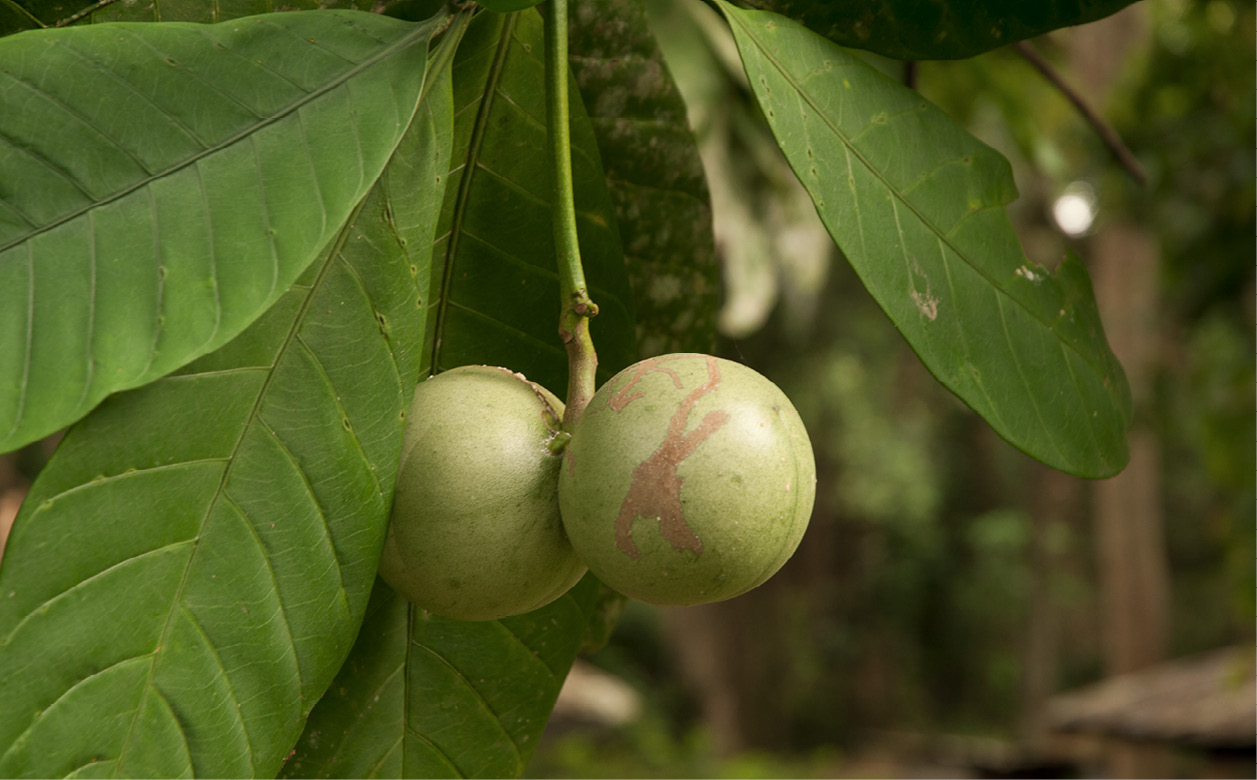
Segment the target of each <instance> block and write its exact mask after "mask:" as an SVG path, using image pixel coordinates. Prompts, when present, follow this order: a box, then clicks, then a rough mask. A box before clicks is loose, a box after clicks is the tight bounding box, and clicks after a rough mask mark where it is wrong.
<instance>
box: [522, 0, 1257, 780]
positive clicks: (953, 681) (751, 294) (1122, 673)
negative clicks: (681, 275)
mask: <svg viewBox="0 0 1257 780" xmlns="http://www.w3.org/2000/svg"><path fill="white" fill-rule="evenodd" d="M648 6H649V10H650V13H651V17H652V23H653V24H654V27H655V31H656V34H657V35H658V36H659V38H660V43H661V45H662V47H663V49H664V54H665V57H666V59H667V65H668V67H669V69H670V70H671V71H672V73H673V76H674V77H675V78H676V80H677V82H678V85H679V86H680V88H681V91H682V93H683V95H684V96H685V99H686V102H687V105H688V106H689V110H690V122H691V125H692V126H693V128H694V130H695V132H696V134H697V135H698V138H699V143H700V147H701V150H702V154H703V161H704V165H705V168H706V171H707V176H708V183H709V187H710V189H711V195H712V203H713V211H714V220H715V225H716V234H717V248H718V251H719V254H720V258H721V263H722V266H723V272H724V279H725V289H724V297H723V304H722V309H721V312H720V317H719V325H720V333H721V348H720V352H721V354H723V355H725V356H727V357H730V358H734V359H737V360H742V361H744V362H746V363H748V364H749V365H751V366H753V367H755V368H757V369H758V370H759V371H761V372H762V373H764V374H765V375H767V376H768V377H770V378H771V379H773V380H774V381H775V382H777V383H778V384H779V385H780V386H781V387H782V388H783V389H784V390H785V391H786V393H787V394H788V395H789V396H790V397H791V398H792V399H793V400H794V401H795V403H796V405H797V406H798V408H799V411H800V412H801V413H802V415H803V418H804V421H805V422H806V423H807V425H808V429H809V431H810V433H811V436H812V440H813V444H814V446H815V449H816V456H817V460H818V468H819V484H818V495H817V504H816V510H815V513H814V515H813V518H812V523H811V526H810V528H809V530H808V533H807V535H806V536H805V538H804V540H803V543H802V546H801V547H800V548H799V551H798V552H797V553H796V554H795V556H794V558H793V559H792V560H791V561H790V563H789V564H787V566H786V567H785V569H783V570H782V572H781V573H780V574H778V575H777V576H776V577H775V578H774V579H772V580H770V581H769V582H768V583H767V584H766V585H764V586H763V587H761V588H759V589H758V590H755V591H752V592H751V593H749V594H747V595H745V596H742V597H739V598H737V599H734V600H732V601H729V602H724V603H721V604H715V605H709V606H705V607H695V608H686V609H656V608H653V607H648V606H645V605H642V604H638V603H629V604H628V605H627V608H626V611H625V613H624V616H623V619H622V620H621V622H620V624H619V626H618V627H617V629H616V630H615V633H614V634H613V636H612V637H611V640H610V642H609V643H608V644H607V645H606V646H605V647H604V648H602V649H601V650H599V651H597V652H595V653H593V654H591V655H589V656H588V657H587V658H584V659H582V660H580V661H578V666H577V669H576V670H575V672H574V673H573V675H572V677H571V678H570V680H569V684H568V685H567V687H566V688H565V690H564V694H563V696H562V697H561V699H560V705H559V707H558V709H557V710H556V714H555V717H554V718H553V719H552V721H551V724H550V727H549V729H548V731H547V734H546V737H545V739H544V741H543V743H542V746H541V747H540V748H539V750H538V752H537V754H536V756H535V758H534V760H533V762H532V764H531V766H530V769H529V774H530V775H532V776H535V777H809V776H810V777H841V776H856V777H987V776H996V777H1105V776H1109V777H1167V776H1174V777H1228V776H1233V777H1252V776H1253V773H1254V766H1255V753H1254V733H1255V732H1257V717H1255V712H1257V686H1255V684H1254V679H1253V666H1254V663H1253V662H1254V615H1255V611H1257V603H1255V601H1254V592H1255V589H1257V583H1255V581H1254V568H1255V563H1254V561H1255V558H1257V551H1255V548H1254V505H1255V502H1257V493H1255V490H1254V481H1255V476H1254V475H1255V473H1257V463H1255V462H1254V442H1255V441H1257V433H1255V431H1254V419H1255V418H1254V391H1255V390H1257V378H1255V376H1254V354H1255V352H1257V345H1255V344H1254V321H1255V312H1254V298H1255V296H1257V289H1255V288H1254V235H1255V234H1257V228H1255V224H1254V213H1255V211H1257V202H1255V199H1254V182H1255V178H1254V169H1255V161H1254V152H1253V150H1254V145H1255V133H1257V128H1255V127H1254V116H1255V114H1257V111H1255V108H1254V89H1255V85H1254V69H1253V60H1254V27H1255V26H1257V25H1255V20H1254V7H1253V4H1252V3H1249V2H1243V3H1241V2H1230V1H1229V0H1208V1H1207V2H1191V1H1189V0H1145V1H1144V2H1140V3H1136V4H1135V5H1133V6H1131V7H1129V8H1128V9H1126V10H1125V11H1123V12H1121V13H1119V14H1117V15H1115V16H1113V17H1110V18H1108V19H1105V20H1102V21H1100V22H1098V23H1095V24H1091V25H1086V26H1084V27H1079V28H1072V29H1067V30H1061V31H1058V32H1055V33H1053V34H1051V35H1050V36H1047V37H1045V38H1041V39H1038V40H1035V41H1034V42H1033V44H1032V50H1031V51H1029V52H1022V51H1018V50H1017V49H1015V48H1013V47H1009V48H1006V49H1001V50H998V51H994V52H990V53H988V54H985V55H982V56H980V57H976V58H973V59H970V60H965V61H956V62H922V63H917V64H913V65H905V64H904V63H900V62H893V61H889V60H882V59H879V58H877V57H875V56H871V55H864V54H861V56H864V57H866V59H867V60H868V61H869V62H870V63H871V64H873V65H875V66H876V67H879V68H881V69H882V70H883V71H884V72H886V73H887V74H888V75H891V76H892V77H894V78H896V79H900V80H904V81H906V82H907V83H910V84H912V85H913V86H914V87H915V88H916V89H918V90H919V91H920V92H921V93H922V94H923V95H925V96H926V97H927V98H929V99H930V100H932V101H934V102H935V103H937V104H938V105H939V106H941V107H942V108H943V109H944V110H946V111H947V112H948V113H949V114H951V115H952V116H953V117H954V118H955V119H957V120H958V121H960V122H961V123H963V124H964V125H965V126H967V127H968V128H969V129H970V131H971V132H972V133H974V134H975V135H976V136H977V137H978V138H980V139H982V140H983V141H985V142H986V143H988V144H990V145H991V146H993V147H995V148H996V149H998V150H999V151H1000V152H1002V153H1003V154H1004V155H1005V156H1006V157H1008V158H1009V160H1010V161H1011V162H1012V164H1013V168H1014V173H1015V177H1016V181H1017V185H1018V188H1019V190H1020V192H1021V197H1020V199H1019V200H1018V201H1017V202H1016V203H1015V204H1014V205H1013V206H1012V207H1011V209H1010V213H1011V216H1012V218H1013V220H1014V223H1015V224H1016V226H1017V229H1018V231H1019V233H1020V235H1021V239H1022V244H1023V246H1024V247H1025V249H1026V252H1027V254H1028V256H1029V257H1030V258H1031V259H1032V260H1034V261H1035V262H1038V263H1040V264H1042V265H1045V266H1047V267H1049V268H1052V267H1054V266H1055V265H1056V263H1057V262H1058V261H1059V259H1060V258H1061V257H1062V256H1063V255H1064V253H1065V250H1066V248H1067V247H1068V248H1072V249H1073V250H1074V251H1076V252H1077V253H1078V254H1079V256H1080V257H1082V258H1083V260H1084V262H1085V263H1086V264H1087V266H1088V268H1089V269H1090V272H1091V275H1092V279H1093V282H1094V284H1095V287H1096V295H1097V298H1098V300H1099V303H1100V309H1101V314H1102V316H1103V319H1104V324H1105V328H1106V332H1107V335H1108V337H1109V341H1110V343H1111V344H1112V346H1113V348H1114V351H1115V352H1116V353H1117V355H1118V357H1119V359H1120V360H1121V361H1122V363H1123V365H1124V367H1125V369H1126V372H1127V375H1128V377H1129V379H1130V383H1131V386H1132V392H1133V395H1134V401H1135V424H1134V428H1133V429H1132V431H1131V433H1130V444H1131V449H1132V459H1131V463H1130V466H1129V467H1128V468H1127V469H1126V470H1125V471H1124V472H1123V473H1122V474H1121V475H1120V476H1118V477H1117V478H1114V479H1111V480H1107V481H1103V482H1089V481H1086V480H1081V479H1076V478H1073V477H1069V476H1065V475H1063V474H1061V473H1059V472H1056V471H1053V470H1051V469H1048V468H1046V467H1044V466H1041V465H1039V464H1038V463H1037V462H1035V461H1033V460H1031V459H1030V458H1028V457H1026V456H1024V455H1022V454H1020V453H1019V452H1018V451H1016V450H1014V449H1013V448H1012V447H1010V446H1009V445H1007V444H1006V443H1004V442H1003V441H1002V440H1000V439H999V438H998V437H997V436H996V435H995V434H994V433H993V432H992V431H991V430H990V429H989V428H988V427H987V425H986V424H985V423H984V422H983V421H982V420H980V419H979V418H978V417H977V416H975V415H974V414H973V413H971V412H970V411H968V409H967V408H966V407H964V406H963V405H962V404H961V403H960V402H959V401H957V400H956V399H955V398H954V397H952V396H951V395H950V394H949V393H948V392H947V391H945V390H943V389H942V388H941V387H940V386H939V385H937V384H936V383H935V382H934V380H933V379H932V378H931V377H930V376H929V375H928V373H927V372H926V371H925V370H924V368H923V367H922V366H921V364H920V363H919V362H918V361H917V359H916V358H915V356H914V355H913V354H912V353H911V351H910V350H909V349H908V347H907V345H906V343H905V342H904V341H903V339H902V338H901V337H900V336H899V335H898V333H897V332H896V331H895V329H894V328H893V326H892V325H891V324H890V322H889V320H888V319H887V318H886V317H885V316H884V315H883V314H882V313H881V311H880V309H878V307H877V306H876V304H875V303H874V302H873V301H872V299H871V298H870V297H869V296H868V294H867V293H866V292H865V291H864V288H863V287H862V286H861V285H860V283H859V281H858V280H857V279H856V278H855V276H854V274H853V272H852V271H851V270H850V268H849V266H847V265H846V264H845V263H844V261H843V260H842V258H841V257H840V255H839V254H838V252H837V250H835V249H834V248H833V244H832V241H831V240H830V239H829V237H828V235H827V234H826V233H825V231H824V229H823V227H821V225H820V223H819V221H818V219H817V218H816V216H815V213H814V211H813V209H812V206H811V202H810V200H809V199H808V197H807V195H806V193H804V192H803V190H802V189H801V188H800V187H799V186H798V185H797V183H795V181H794V178H793V176H792V174H791V173H790V171H789V169H788V167H787V166H786V163H785V162H784V160H783V159H782V158H781V156H780V154H779V153H778V151H777V149H776V146H775V144H774V142H773V140H772V138H771V136H770V134H769V132H768V129H767V126H766V125H765V124H764V123H763V121H762V120H761V119H760V117H759V116H758V115H757V109H756V107H755V105H754V101H753V98H752V97H751V96H750V92H749V89H748V87H747V85H746V83H745V77H744V75H743V74H742V72H741V68H740V65H739V64H738V62H737V57H736V51H735V49H734V47H733V43H732V41H731V39H730V38H729V36H728V33H727V31H726V29H725V28H724V26H723V23H722V22H721V21H720V20H719V19H718V18H716V17H715V15H714V13H712V12H711V11H710V9H709V8H707V7H706V6H704V5H702V4H700V3H696V2H695V3H689V2H687V3H679V2H674V1H673V0H652V1H651V2H649V3H648ZM700 41H701V42H703V44H704V45H696V44H697V43H698V42H700ZM1036 52H1037V53H1038V54H1039V55H1041V57H1042V58H1043V60H1045V61H1046V62H1047V63H1048V64H1049V67H1050V68H1051V69H1052V70H1053V71H1054V72H1055V73H1057V74H1059V76H1060V77H1061V78H1062V79H1063V80H1064V82H1065V83H1066V84H1067V85H1068V90H1069V91H1072V92H1073V93H1074V95H1075V96H1076V97H1077V98H1078V99H1080V100H1082V101H1084V102H1085V103H1086V104H1087V105H1089V106H1090V107H1091V108H1092V109H1093V110H1094V111H1095V113H1096V114H1097V115H1098V116H1100V117H1103V119H1104V121H1105V122H1106V123H1107V124H1108V125H1110V126H1111V129H1112V130H1113V131H1115V133H1116V135H1117V136H1119V137H1120V138H1121V139H1122V141H1124V143H1125V145H1126V146H1127V147H1128V148H1129V150H1130V152H1131V155H1132V157H1133V162H1128V163H1127V164H1126V165H1125V166H1124V165H1123V164H1122V163H1121V162H1120V161H1119V160H1118V158H1117V157H1116V156H1115V155H1114V153H1113V152H1112V151H1111V150H1110V148H1109V147H1108V146H1106V144H1105V143H1104V141H1103V139H1102V137H1101V132H1100V131H1098V130H1097V129H1096V127H1095V126H1093V124H1091V123H1089V122H1088V121H1086V120H1085V119H1084V118H1083V117H1082V115H1081V114H1080V112H1079V110H1078V109H1077V108H1076V107H1075V106H1074V105H1073V104H1071V102H1070V100H1069V99H1068V98H1067V96H1066V93H1065V92H1063V91H1062V89H1061V88H1059V87H1058V86H1054V85H1053V84H1051V83H1050V82H1049V80H1048V79H1046V78H1045V77H1044V76H1043V75H1042V74H1041V73H1040V72H1039V71H1038V70H1036V68H1035V67H1034V66H1033V65H1032V64H1031V61H1030V58H1032V57H1034V55H1035V53H1036ZM1027 54H1028V55H1029V56H1027ZM1140 176H1142V177H1144V178H1145V179H1146V182H1145V183H1142V184H1141V183H1140V182H1139V180H1138V179H1139V177H1140Z"/></svg>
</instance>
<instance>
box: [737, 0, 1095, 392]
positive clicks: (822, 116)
mask: <svg viewBox="0 0 1257 780" xmlns="http://www.w3.org/2000/svg"><path fill="white" fill-rule="evenodd" d="M726 18H729V19H731V20H733V21H735V22H736V23H737V24H738V25H739V26H741V27H742V28H743V29H744V30H745V31H746V34H747V37H748V38H749V39H750V40H751V41H752V42H754V44H755V47H756V49H758V50H759V52H760V53H761V55H762V56H763V57H764V58H765V59H767V60H768V61H769V62H771V63H772V65H773V67H774V68H776V70H777V72H778V73H780V74H781V76H782V78H783V79H785V80H786V81H787V82H788V83H789V84H790V86H791V87H793V88H794V89H795V91H796V92H797V93H798V95H799V96H800V97H801V98H802V99H803V100H805V101H806V102H807V104H808V106H810V107H811V108H812V111H813V112H814V113H815V114H816V116H817V117H818V118H820V120H821V121H822V122H823V123H824V124H825V126H826V127H828V128H829V129H830V131H831V132H833V134H834V135H835V136H837V137H838V138H839V139H840V140H841V141H842V144H843V146H844V147H845V148H846V149H847V150H848V151H849V152H850V153H851V154H853V155H855V157H856V158H857V159H858V160H859V161H860V164H861V165H862V166H863V167H864V169H865V170H866V171H868V172H869V173H870V174H872V175H873V176H874V177H875V178H876V179H877V180H878V181H879V182H880V183H881V184H882V185H883V186H884V187H885V189H886V191H887V192H890V193H892V194H893V195H894V196H895V199H896V200H898V201H899V202H900V203H902V204H903V205H904V206H905V207H906V208H907V209H908V210H909V211H911V212H912V214H913V215H914V216H915V217H916V218H917V220H918V221H919V222H920V223H921V224H923V225H925V226H926V228H928V229H929V231H930V232H931V233H933V234H934V235H935V237H936V238H937V239H938V241H939V243H941V244H943V245H944V246H946V247H947V248H948V249H949V250H951V251H952V252H953V253H955V255H956V256H957V257H959V258H960V259H961V260H962V261H964V263H965V265H966V266H968V267H969V268H971V269H972V270H973V271H974V272H975V273H977V274H978V275H979V276H981V277H982V278H983V279H985V280H986V281H987V283H988V284H989V285H990V286H991V288H992V289H994V290H995V291H997V294H1000V295H1003V296H1004V297H1006V298H1008V299H1009V300H1010V301H1012V302H1013V303H1014V304H1016V305H1017V307H1018V308H1020V309H1022V310H1023V311H1025V312H1026V313H1027V314H1029V315H1030V317H1031V318H1033V319H1035V320H1037V321H1038V322H1039V323H1040V324H1042V325H1043V326H1044V327H1045V328H1047V329H1048V330H1049V331H1050V332H1051V333H1052V335H1053V336H1054V337H1055V338H1056V340H1057V341H1058V342H1060V343H1061V344H1062V345H1063V346H1064V347H1065V348H1066V349H1068V350H1070V351H1071V352H1073V353H1074V354H1075V355H1077V357H1078V358H1079V359H1081V360H1082V362H1083V363H1084V364H1086V365H1088V366H1090V367H1091V369H1092V371H1093V372H1095V374H1096V376H1098V377H1100V378H1104V377H1106V376H1107V374H1106V372H1105V371H1104V368H1103V366H1101V365H1097V364H1096V363H1094V362H1093V361H1092V360H1091V359H1090V358H1089V357H1088V356H1087V355H1085V354H1083V353H1082V352H1080V351H1079V350H1078V348H1077V347H1076V346H1075V345H1074V344H1073V343H1071V342H1070V341H1068V340H1067V339H1065V338H1063V337H1062V336H1061V335H1060V333H1059V332H1058V331H1057V330H1056V326H1055V324H1054V323H1049V322H1047V321H1046V320H1044V319H1043V318H1042V317H1040V316H1039V315H1038V314H1037V313H1036V312H1035V311H1034V310H1033V309H1031V308H1030V307H1029V306H1027V305H1026V304H1025V303H1023V302H1022V301H1021V300H1020V299H1018V298H1017V297H1016V296H1014V295H1013V294H1012V293H1011V292H1009V291H1008V290H1006V289H1005V288H1004V287H1003V286H1002V285H1000V284H999V283H998V282H997V281H996V280H995V279H994V277H992V276H991V275H990V274H989V273H987V272H986V271H985V270H984V269H983V268H982V267H981V266H979V265H977V264H975V263H974V262H973V261H971V260H970V259H969V257H968V255H967V254H965V253H964V252H962V251H960V249H958V248H957V247H956V246H955V244H953V243H952V242H951V241H950V240H949V239H948V237H947V235H946V234H945V233H943V232H941V231H940V230H939V229H938V228H937V227H936V226H935V225H934V224H933V222H931V221H930V220H928V219H926V218H925V216H924V215H923V214H922V213H921V212H920V210H918V209H917V208H916V207H915V206H914V205H913V204H912V202H911V201H909V200H908V199H907V198H905V197H904V195H903V194H902V193H901V192H900V191H899V190H898V188H896V187H894V186H893V185H892V184H891V183H890V182H889V181H888V180H887V179H886V177H885V176H883V175H882V173H881V172H880V171H878V170H877V169H876V168H874V167H873V166H872V165H871V164H870V163H869V161H868V160H867V159H866V158H865V156H864V155H863V154H862V153H861V152H860V150H859V149H858V148H856V147H855V146H853V145H852V143H851V141H850V139H848V138H847V137H846V136H845V135H844V134H843V133H842V132H841V131H840V130H839V129H838V128H837V127H835V126H834V124H833V123H832V122H831V121H830V120H829V117H828V116H826V114H825V112H824V111H822V110H821V108H820V107H819V106H818V105H817V104H816V102H815V101H814V100H812V97H811V95H810V94H809V93H808V92H807V91H805V90H804V89H803V88H802V86H801V85H800V84H799V83H798V82H797V81H796V80H795V79H794V76H793V74H791V73H790V72H789V71H788V70H787V69H786V68H785V67H784V66H783V65H782V63H781V61H780V60H778V59H777V58H776V57H775V56H773V54H772V53H771V52H769V51H768V50H767V49H766V48H765V46H764V45H763V44H762V43H761V42H760V40H759V38H758V37H757V36H756V35H755V34H754V32H753V31H752V28H751V27H750V26H749V25H748V24H747V23H746V22H745V21H744V20H743V19H741V18H739V16H737V15H733V14H726ZM913 186H915V183H914V185H913ZM970 216H972V215H965V216H964V217H962V218H961V220H960V222H964V221H965V220H967V219H969V218H970ZM960 222H958V223H957V225H959V224H960ZM1023 257H1024V256H1023ZM1106 397H1108V396H1106ZM1110 405H1113V404H1112V399H1110Z"/></svg>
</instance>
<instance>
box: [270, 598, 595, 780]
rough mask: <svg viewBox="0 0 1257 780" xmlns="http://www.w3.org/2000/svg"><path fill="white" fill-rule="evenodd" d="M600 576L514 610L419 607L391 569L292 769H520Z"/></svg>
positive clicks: (317, 773) (462, 773)
mask: <svg viewBox="0 0 1257 780" xmlns="http://www.w3.org/2000/svg"><path fill="white" fill-rule="evenodd" d="M597 594H598V583H597V581H596V580H594V579H593V578H592V577H588V576H587V577H586V578H585V579H584V580H582V581H581V582H580V583H579V584H577V586H576V587H574V588H573V589H572V590H570V591H568V592H567V593H566V594H565V595H563V596H562V597H560V598H559V599H558V600H557V601H554V602H553V603H551V604H549V605H547V606H545V607H542V608H541V609H539V610H535V611H533V612H529V613H528V614H526V615H519V616H517V617H512V618H504V619H502V620H488V621H481V622H470V623H469V622H463V621H457V620H448V619H445V618H440V617H436V616H434V615H429V614H426V613H424V612H422V611H420V610H416V609H414V608H412V607H411V606H410V604H409V603H408V602H407V601H406V600H405V599H403V598H402V597H401V596H399V595H397V594H396V593H395V592H394V591H393V590H392V589H391V588H389V587H388V586H387V585H385V584H384V583H383V582H382V581H377V582H376V588H375V591H374V592H373V593H372V594H371V604H370V606H368V608H367V617H366V619H365V620H364V621H363V624H362V631H361V633H360V634H359V635H358V641H357V643H356V644H355V645H354V650H353V653H352V654H351V655H350V657H349V660H348V661H347V662H346V663H345V666H344V667H343V668H342V669H341V673H340V675H338V676H337V678H336V682H335V683H334V684H333V685H332V688H331V690H329V691H328V693H327V695H326V696H325V697H324V699H323V701H322V702H320V703H319V706H318V707H315V709H314V712H313V713H312V714H311V715H310V722H309V725H308V727H307V729H306V732H305V734H304V735H303V736H302V739H301V742H300V743H299V744H298V746H297V752H296V753H295V754H294V756H293V758H292V760H291V761H289V762H288V763H287V764H286V765H285V766H284V775H285V776H286V777H518V776H519V775H521V774H522V773H523V771H524V767H525V765H526V763H527V761H528V758H529V756H530V755H531V754H532V752H533V749H534V748H535V747H536V745H537V741H538V739H540V737H541V732H542V730H543V727H544V726H545V723H546V720H547V719H548V718H549V715H550V710H551V709H552V708H553V707H554V701H555V699H556V698H557V697H558V694H559V688H560V687H562V684H563V679H564V678H565V677H566V676H567V671H568V669H569V668H570V667H571V665H572V661H573V659H574V658H575V657H576V652H577V650H578V649H579V647H580V644H581V640H582V633H581V631H580V630H579V627H582V626H584V625H585V624H586V623H588V622H589V619H590V616H591V614H592V613H593V608H594V603H595V600H596V596H597Z"/></svg>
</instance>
